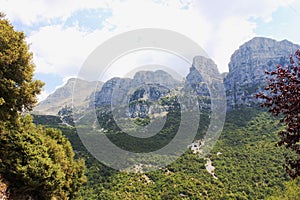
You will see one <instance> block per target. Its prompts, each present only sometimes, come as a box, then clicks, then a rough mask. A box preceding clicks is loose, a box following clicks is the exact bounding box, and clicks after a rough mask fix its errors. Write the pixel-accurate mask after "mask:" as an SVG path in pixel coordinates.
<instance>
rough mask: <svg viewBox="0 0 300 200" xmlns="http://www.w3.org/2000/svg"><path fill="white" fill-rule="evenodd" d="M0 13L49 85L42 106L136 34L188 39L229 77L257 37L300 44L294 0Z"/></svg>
mask: <svg viewBox="0 0 300 200" xmlns="http://www.w3.org/2000/svg"><path fill="white" fill-rule="evenodd" d="M0 8H1V9H0V10H1V11H2V12H4V13H6V15H7V18H8V19H9V20H10V22H11V23H12V24H13V25H14V26H15V28H16V29H17V30H21V31H24V32H25V34H26V35H27V41H28V43H29V44H30V49H31V51H32V52H33V53H34V63H35V64H36V72H35V77H36V78H38V79H41V80H42V81H44V82H45V83H46V86H45V88H44V91H43V93H42V95H41V96H40V99H43V98H45V97H46V96H47V95H48V94H50V93H51V92H53V91H54V90H55V88H57V87H59V86H60V85H62V84H64V83H65V82H66V81H67V80H68V78H70V77H75V76H76V75H77V74H78V72H79V70H80V67H81V66H82V64H83V62H84V60H85V59H86V58H87V57H88V55H89V54H90V53H91V52H92V51H93V50H94V49H95V48H96V47H97V46H99V45H101V44H102V43H103V42H104V41H106V40H107V39H109V38H111V37H113V36H115V35H118V34H121V33H123V32H126V31H130V30H135V29H139V28H163V29H168V30H173V31H176V32H178V33H181V34H183V35H185V36H187V37H189V38H191V39H192V40H194V41H195V42H197V43H198V44H199V45H200V46H201V47H202V48H203V49H205V51H206V52H207V53H208V55H209V57H210V58H212V59H213V60H214V61H215V63H216V64H217V65H218V68H219V70H220V71H221V72H225V71H228V66H227V65H228V62H229V59H230V56H231V54H232V53H233V52H234V50H236V49H237V48H238V47H239V46H240V45H241V44H243V43H244V42H246V41H248V40H249V39H251V38H253V37H255V36H265V37H270V38H273V39H276V40H283V39H288V40H290V41H292V42H294V43H298V44H300V36H299V32H300V26H299V21H300V20H299V19H300V2H299V1H297V0H252V1H250V0H230V1H228V0H210V1H206V0H143V1H141V0H110V1H104V0H102V1H99V0H86V1H83V0H65V1H59V0H53V1H47V0H22V1H19V0H0ZM139 56H141V55H140V54H139ZM152 56H153V55H152ZM155 56H156V57H157V55H155ZM158 57H159V56H158ZM125 60H126V61H125ZM143 60H147V59H140V58H136V57H134V56H131V57H130V59H129V58H128V59H124V62H127V63H123V65H124V66H129V65H131V66H139V65H143V64H144V63H142V62H141V61H143ZM148 60H149V59H148ZM150 60H151V59H150ZM152 62H155V59H152ZM126 70H127V71H128V70H129V68H127V67H123V68H119V69H116V70H115V71H111V72H110V74H109V76H114V75H120V74H122V73H123V74H124V73H127V71H126ZM130 70H132V69H130ZM114 72H115V73H114ZM109 76H108V78H109Z"/></svg>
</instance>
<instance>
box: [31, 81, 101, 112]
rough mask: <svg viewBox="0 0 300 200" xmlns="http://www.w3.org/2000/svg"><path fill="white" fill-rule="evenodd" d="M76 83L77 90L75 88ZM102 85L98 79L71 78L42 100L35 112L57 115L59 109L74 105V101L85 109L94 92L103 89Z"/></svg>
mask: <svg viewBox="0 0 300 200" xmlns="http://www.w3.org/2000/svg"><path fill="white" fill-rule="evenodd" d="M75 84H76V90H74V86H75ZM101 85H102V83H101V82H97V81H92V82H89V81H85V80H82V79H79V78H71V79H69V80H68V82H67V83H66V84H65V85H64V86H62V87H60V88H58V89H57V90H55V92H54V93H52V94H50V95H49V96H48V97H47V98H46V99H45V100H43V101H41V102H40V103H39V104H38V105H37V107H35V108H34V113H35V114H42V115H57V114H58V112H59V110H61V109H62V108H64V107H66V106H68V107H72V104H73V103H75V104H76V107H77V108H81V109H83V110H84V109H86V108H87V107H88V106H89V102H90V100H91V97H92V96H93V92H94V91H95V90H99V89H101ZM96 86H97V87H96ZM96 88H97V89H96ZM73 90H74V96H73ZM74 98H76V101H73V99H74Z"/></svg>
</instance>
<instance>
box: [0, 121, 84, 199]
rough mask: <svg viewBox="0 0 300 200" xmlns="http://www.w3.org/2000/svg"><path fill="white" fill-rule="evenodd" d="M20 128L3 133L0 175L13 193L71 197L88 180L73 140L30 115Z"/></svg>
mask: <svg viewBox="0 0 300 200" xmlns="http://www.w3.org/2000/svg"><path fill="white" fill-rule="evenodd" d="M20 127H21V129H20V130H11V129H9V130H7V129H6V130H5V128H2V130H3V129H4V131H3V132H2V133H1V134H0V152H1V158H0V174H3V175H5V178H6V180H7V181H9V182H10V187H11V188H12V190H13V191H14V192H18V193H24V194H27V195H28V194H29V195H32V196H33V197H35V198H37V199H51V197H58V198H59V199H72V197H73V195H74V194H75V192H76V191H77V190H78V189H79V187H80V186H81V184H82V183H83V182H84V181H85V176H84V167H85V166H84V161H83V160H78V161H75V160H74V152H73V150H72V147H71V144H70V142H69V141H68V140H67V138H65V137H64V136H63V135H62V133H61V131H58V130H55V129H52V128H43V127H41V126H38V127H36V126H35V125H34V124H33V123H32V119H31V117H30V116H25V117H24V118H23V119H21V122H20Z"/></svg>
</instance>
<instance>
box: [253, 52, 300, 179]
mask: <svg viewBox="0 0 300 200" xmlns="http://www.w3.org/2000/svg"><path fill="white" fill-rule="evenodd" d="M265 73H266V74H267V75H269V78H268V85H267V86H266V87H265V93H263V92H261V93H259V94H256V98H260V99H263V100H265V102H264V103H262V104H261V106H262V107H267V108H269V112H271V113H272V115H274V116H280V118H281V120H280V122H282V123H285V125H286V130H285V131H281V132H279V136H280V141H279V142H278V145H279V146H285V147H286V148H288V149H291V150H292V151H293V152H294V153H295V154H294V155H293V156H286V162H287V166H286V171H287V173H288V174H289V175H290V176H291V177H292V178H296V177H298V176H299V175H300V143H299V139H300V50H299V49H298V50H297V51H296V52H295V53H294V55H291V56H290V65H289V66H286V67H284V66H281V65H278V66H277V69H275V70H274V71H272V72H268V71H266V72H265Z"/></svg>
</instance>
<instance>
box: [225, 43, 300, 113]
mask: <svg viewBox="0 0 300 200" xmlns="http://www.w3.org/2000/svg"><path fill="white" fill-rule="evenodd" d="M299 47H300V46H299V45H296V44H293V43H291V42H289V41H287V40H283V41H280V42H277V41H276V40H273V39H268V38H262V37H256V38H253V39H252V40H250V41H248V42H246V43H245V44H243V45H242V46H240V47H239V49H238V50H236V51H235V52H234V54H233V55H232V56H231V60H230V63H229V73H228V74H227V76H226V77H225V79H224V84H225V87H226V96H227V104H228V107H229V108H233V107H236V106H240V105H248V106H251V105H252V104H255V103H257V100H256V99H255V98H254V97H253V96H254V94H255V93H257V92H259V91H261V90H263V87H264V85H265V81H266V76H265V74H264V71H265V70H268V71H271V70H274V69H275V67H276V66H277V65H278V64H281V65H288V64H289V56H290V55H291V54H292V53H293V52H295V50H296V49H298V48H299Z"/></svg>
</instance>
